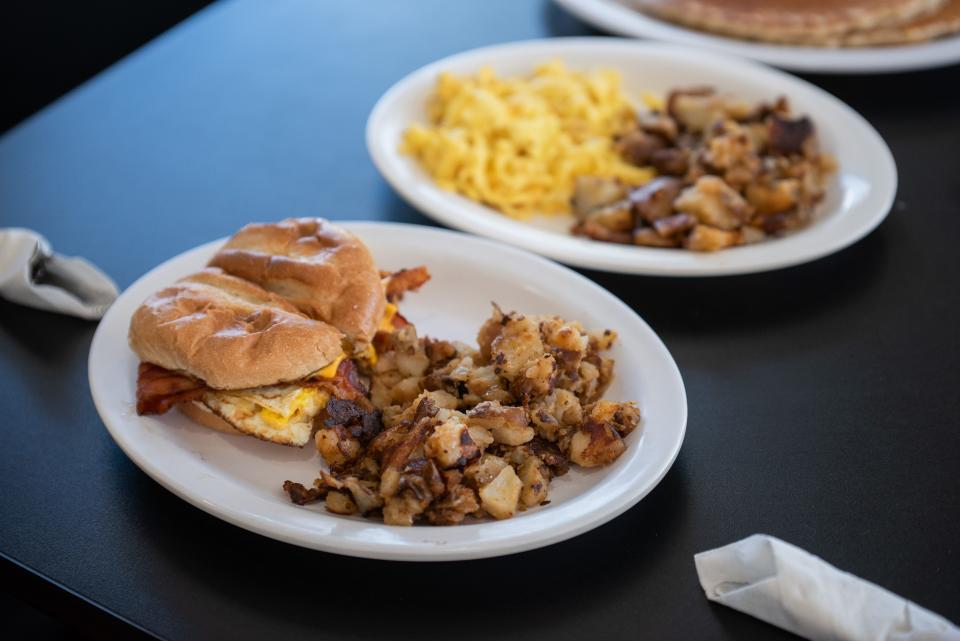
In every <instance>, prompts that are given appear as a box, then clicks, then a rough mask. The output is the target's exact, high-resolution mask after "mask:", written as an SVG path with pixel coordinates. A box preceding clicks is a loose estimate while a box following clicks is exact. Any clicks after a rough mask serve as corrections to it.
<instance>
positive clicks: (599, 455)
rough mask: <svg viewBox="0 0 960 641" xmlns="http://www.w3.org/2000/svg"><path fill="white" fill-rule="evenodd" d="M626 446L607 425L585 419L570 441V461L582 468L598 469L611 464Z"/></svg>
mask: <svg viewBox="0 0 960 641" xmlns="http://www.w3.org/2000/svg"><path fill="white" fill-rule="evenodd" d="M626 449H627V446H626V444H625V443H624V442H623V439H622V438H620V435H619V434H617V431H616V430H615V429H614V428H613V426H612V425H610V424H609V423H599V422H597V421H594V420H593V419H587V420H586V421H585V422H584V424H583V426H582V427H581V428H580V429H579V430H578V431H577V432H576V433H575V434H574V435H573V438H571V439H570V454H569V456H570V460H571V461H573V462H574V463H576V464H577V465H582V466H583V467H599V466H601V465H608V464H610V463H613V462H614V461H615V460H617V458H619V456H620V455H621V454H623V452H624V450H626Z"/></svg>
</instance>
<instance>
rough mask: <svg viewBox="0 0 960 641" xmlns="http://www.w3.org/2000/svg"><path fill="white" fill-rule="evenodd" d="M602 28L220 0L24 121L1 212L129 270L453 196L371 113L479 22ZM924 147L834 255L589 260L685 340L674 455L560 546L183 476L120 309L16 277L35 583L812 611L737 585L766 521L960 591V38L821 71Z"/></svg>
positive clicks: (499, 628) (442, 618)
mask: <svg viewBox="0 0 960 641" xmlns="http://www.w3.org/2000/svg"><path fill="white" fill-rule="evenodd" d="M591 33H593V32H592V31H591V30H590V29H589V28H588V27H586V26H584V25H582V24H581V23H578V22H577V21H575V20H574V19H573V18H571V17H569V16H568V15H566V14H564V13H563V12H562V11H561V10H559V9H557V8H555V7H554V6H552V5H550V4H548V3H547V2H534V1H531V2H517V1H515V0H500V1H496V2H494V1H490V0H488V1H482V2H470V3H467V2H451V1H450V0H429V1H428V0H419V1H418V2H415V3H399V2H391V1H390V0H376V1H374V0H367V1H366V2H363V3H348V2H346V1H345V0H344V1H340V2H331V1H328V2H307V1H287V2H269V3H268V2H257V1H254V0H250V1H243V0H240V1H235V2H229V3H224V4H217V5H214V6H213V7H211V8H209V9H207V10H205V11H203V12H201V13H200V14H198V15H197V16H196V17H194V18H192V19H190V20H188V21H187V22H186V23H184V24H182V25H181V26H179V27H177V28H175V29H174V30H173V31H171V32H169V33H167V34H165V35H164V36H162V37H161V38H159V39H158V40H156V41H154V42H152V43H151V44H149V45H147V46H146V47H144V48H143V49H141V50H139V51H138V52H137V53H135V54H134V55H133V56H131V57H129V58H127V59H125V60H123V61H122V62H121V63H119V64H117V65H115V66H114V67H112V68H110V69H109V70H108V71H106V72H105V73H103V74H101V75H99V76H98V77H96V78H95V79H94V80H92V81H91V82H89V83H87V84H85V85H83V86H82V87H81V88H80V89H78V90H76V91H74V92H72V93H71V94H69V95H68V96H66V97H65V98H64V99H62V100H60V101H58V102H57V103H55V104H54V105H52V106H51V107H50V108H48V109H46V110H44V111H42V112H41V113H39V114H38V115H36V116H35V117H33V118H31V119H29V120H28V121H27V122H25V123H24V124H22V125H21V126H19V127H17V128H15V129H14V130H12V131H11V132H9V133H8V134H7V135H5V136H3V138H2V139H0V226H11V225H22V226H28V227H32V228H34V229H37V230H39V231H40V232H42V233H43V234H45V235H46V236H47V237H48V238H49V239H50V240H51V241H52V243H53V245H54V246H55V247H56V248H57V249H58V250H59V251H61V252H63V253H67V254H82V255H84V256H86V257H88V258H90V259H91V260H93V261H94V262H96V263H97V264H99V265H100V266H101V267H103V268H104V269H105V270H106V271H107V272H109V273H110V274H112V275H113V276H114V277H115V278H116V280H117V281H118V283H119V284H120V285H121V287H123V286H126V285H128V284H130V283H131V282H132V281H133V280H134V279H135V278H136V277H138V276H139V275H140V274H142V273H144V272H145V271H147V270H149V269H150V268H152V267H153V266H154V265H156V264H158V263H159V262H161V261H163V260H165V259H167V258H169V257H170V256H173V255H175V254H177V253H179V252H181V251H183V250H186V249H188V248H190V247H193V246H195V245H197V244H199V243H201V242H203V241H206V240H209V239H213V238H217V237H219V236H223V235H226V234H229V233H230V232H232V231H233V230H235V229H236V228H237V227H239V226H240V225H242V224H243V223H245V222H247V221H250V220H264V219H275V218H280V217H285V216H290V215H321V216H327V217H331V218H367V219H382V220H398V221H405V222H412V223H419V224H430V222H429V221H428V220H427V219H425V218H424V217H423V216H421V215H420V214H418V213H417V212H416V211H414V210H413V209H411V208H410V207H408V206H407V205H406V204H404V203H403V202H401V201H400V200H399V199H398V198H397V196H395V195H394V194H393V192H392V191H391V190H390V189H389V187H388V186H387V185H386V184H385V183H384V181H383V180H382V179H381V178H380V177H379V176H378V174H377V173H376V171H375V169H374V167H373V165H372V163H371V162H370V160H369V158H368V156H367V152H366V150H365V147H364V142H363V130H364V124H365V121H366V117H367V114H368V112H369V110H370V108H371V107H372V106H373V104H374V102H375V101H376V99H377V98H378V97H379V96H380V94H381V93H382V92H383V91H384V90H386V89H387V87H389V86H390V85H391V84H392V83H393V82H395V81H396V80H397V79H399V78H400V77H402V76H403V75H404V74H406V73H408V72H410V71H412V70H414V69H416V68H417V67H419V66H421V65H423V64H425V63H427V62H430V61H432V60H434V59H437V58H439V57H442V56H445V55H448V54H451V53H454V52H457V51H461V50H464V49H469V48H473V47H476V46H481V45H486V44H491V43H496V42H505V41H510V40H519V39H527V38H537V37H544V36H564V35H582V34H591ZM809 79H811V80H812V81H813V82H815V83H817V84H819V85H820V86H822V87H824V88H825V89H827V90H828V91H831V92H833V93H834V94H836V95H838V96H839V97H840V98H842V99H843V100H845V101H846V102H848V103H849V104H850V105H851V106H853V107H854V108H855V109H857V110H858V111H860V112H861V113H862V114H863V115H864V116H866V118H867V119H868V120H870V121H871V122H872V123H873V124H874V126H876V127H877V129H878V130H879V131H880V133H881V134H882V135H883V136H884V138H885V139H886V140H887V142H888V143H889V145H890V147H891V148H892V150H893V153H894V155H895V157H896V159H897V164H898V166H899V170H900V193H899V195H898V199H897V204H896V206H895V208H894V211H893V212H892V214H891V215H890V217H889V218H888V219H887V220H886V222H884V223H883V225H881V226H880V228H879V229H877V230H876V231H875V232H874V233H873V234H871V235H870V236H869V237H868V238H866V239H864V240H863V241H861V242H859V243H857V244H856V245H854V246H853V247H851V248H849V249H847V250H844V251H842V252H840V253H839V254H836V255H834V256H832V257H829V258H825V259H822V260H819V261H816V262H814V263H811V264H809V265H805V266H801V267H795V268H791V269H787V270H782V271H778V272H773V273H768V274H759V275H753V276H742V277H731V278H722V279H675V280H674V279H660V278H644V277H631V276H617V275H609V274H602V273H594V272H587V275H588V276H589V277H591V278H593V279H594V280H596V281H597V282H598V283H600V284H601V285H603V286H604V287H607V288H608V289H610V290H611V291H612V292H614V293H615V294H616V295H618V296H619V297H621V298H622V299H624V300H625V301H627V302H628V303H629V304H630V305H632V306H633V307H634V308H635V309H636V310H637V311H638V312H639V313H640V314H641V315H642V316H643V317H644V318H645V319H646V320H647V321H648V322H649V323H650V324H651V325H652V326H653V328H654V329H655V330H656V331H657V332H658V333H659V334H660V336H661V337H662V338H663V340H664V341H665V342H666V344H667V346H668V347H669V348H670V350H671V352H672V354H673V355H674V357H675V358H676V360H677V363H678V364H679V366H680V370H681V372H682V374H683V377H684V380H685V383H686V387H687V393H688V396H689V404H690V419H689V425H688V431H687V437H686V442H685V443H684V446H683V449H682V451H681V452H680V456H679V458H678V459H677V462H676V464H675V465H674V467H673V469H672V470H671V471H670V473H669V474H668V475H667V476H666V478H665V479H664V480H663V482H662V483H661V484H660V486H659V487H657V488H656V489H655V490H654V491H653V492H652V493H651V494H650V495H649V496H648V497H647V498H645V499H644V500H643V501H642V502H641V503H640V504H638V505H637V506H636V507H634V508H633V509H631V510H629V511H628V512H627V513H625V514H624V515H622V516H620V517H619V518H617V519H615V520H614V521H612V522H611V523H609V524H607V525H604V526H602V527H600V528H598V529H596V530H594V531H592V532H590V533H588V534H584V535H582V536H580V537H578V538H576V539H574V540H571V541H568V542H565V543H561V544H558V545H554V546H551V547H549V548H546V549H541V550H536V551H532V552H527V553H523V554H519V555H515V556H510V557H505V558H500V559H492V560H485V561H474V562H464V563H442V564H401V563H390V562H382V561H367V560H360V559H351V558H344V557H337V556H332V555H328V554H323V553H320V552H314V551H309V550H304V549H300V548H296V547H293V546H290V545H286V544H283V543H278V542H275V541H272V540H270V539H266V538H263V537H259V536H257V535H254V534H251V533H248V532H246V531H244V530H241V529H238V528H235V527H232V526H230V525H227V524H226V523H223V522H220V521H219V520H217V519H215V518H213V517H212V516H208V515H207V514H205V513H204V512H201V511H200V510H197V509H195V508H193V507H191V506H190V505H188V504H187V503H185V502H183V501H181V500H180V499H178V498H176V497H175V496H173V495H172V494H170V493H168V492H166V491H165V490H164V489H163V488H161V487H160V486H159V485H157V484H156V483H154V482H153V481H152V480H151V479H149V478H148V477H147V476H146V475H145V474H143V473H142V472H140V470H139V469H138V468H137V467H136V466H134V465H133V463H131V462H130V461H129V460H128V459H127V458H126V457H125V456H124V455H123V453H122V452H121V451H120V450H119V449H118V448H117V446H116V445H114V443H113V441H112V440H111V439H110V437H109V435H108V434H107V432H106V430H105V429H104V427H103V425H102V423H101V422H100V419H99V418H98V416H97V414H96V412H95V410H94V407H93V403H92V401H91V399H90V396H89V392H88V387H87V374H86V364H87V351H88V349H89V346H90V340H91V337H92V336H93V332H94V329H95V325H94V324H93V323H88V322H83V321H79V320H73V319H70V318H66V317H62V316H56V315H52V314H47V313H43V312H39V311H33V310H29V309H24V308H19V307H15V306H13V305H10V304H8V303H4V302H0V382H2V385H0V407H3V408H4V410H3V420H2V421H0V424H2V429H0V451H2V454H0V482H2V483H3V485H4V490H3V491H2V492H0V515H2V516H0V556H2V558H3V562H2V565H0V568H2V572H3V578H4V579H5V580H6V581H7V583H8V585H13V589H14V590H15V591H16V592H17V593H18V594H19V595H20V596H22V597H23V598H24V599H29V600H30V601H31V602H33V603H34V604H37V605H38V606H40V607H43V608H44V609H46V610H49V611H54V612H55V613H56V615H57V616H58V617H62V618H64V619H66V620H69V621H70V622H72V623H73V624H75V625H77V626H79V627H80V628H82V629H84V630H87V631H88V632H93V633H94V634H96V635H105V634H118V633H127V634H134V633H136V632H137V631H138V630H139V631H140V632H144V631H147V632H150V633H153V634H155V635H158V636H162V637H170V638H177V639H180V638H211V639H213V638H227V637H230V638H235V639H244V638H263V637H267V636H269V637H271V638H283V637H289V638H307V637H309V638H313V639H318V638H379V639H383V638H397V639H412V638H418V639H434V638H436V639H445V638H450V637H452V636H456V637H457V638H461V639H490V638H495V637H496V638H508V639H527V640H532V639H550V640H551V641H559V640H562V639H577V640H580V639H584V638H603V639H621V638H622V639H638V638H688V639H693V638H696V639H743V638H765V639H775V638H789V635H787V634H786V633H782V632H780V631H778V630H776V629H774V628H772V627H770V626H767V625H765V624H763V623H760V622H758V621H756V620H754V619H752V618H749V617H747V616H744V615H741V614H738V613H736V612H734V611H732V610H728V609H726V608H723V607H720V606H716V605H712V604H710V603H708V602H707V600H706V599H705V598H704V596H703V593H702V592H701V590H700V587H699V585H698V583H697V577H696V573H695V571H694V567H693V561H692V556H693V554H694V553H695V552H698V551H701V550H705V549H708V548H712V547H716V546H719V545H722V544H725V543H729V542H731V541H734V540H736V539H739V538H741V537H744V536H746V535H748V534H751V533H754V532H767V533H770V534H774V535H777V536H779V537H782V538H784V539H786V540H788V541H791V542H793V543H795V544H797V545H799V546H801V547H804V548H807V549H809V550H811V551H813V552H815V553H816V554H818V555H820V556H822V557H823V558H825V559H826V560H828V561H830V562H832V563H834V564H836V565H838V566H839V567H841V568H844V569H846V570H849V571H851V572H853V573H855V574H858V575H860V576H862V577H864V578H867V579H870V580H872V581H874V582H876V583H879V584H880V585H883V586H885V587H887V588H889V589H891V590H893V591H895V592H898V593H900V594H902V595H904V596H906V597H908V598H910V599H913V600H915V601H917V602H918V603H920V604H922V605H924V606H926V607H929V608H931V609H933V610H934V611H937V612H939V613H941V614H943V615H944V616H946V617H947V618H950V619H952V620H954V621H956V620H960V579H958V577H960V551H958V545H960V514H958V510H960V483H958V472H960V424H958V423H960V421H958V416H960V395H958V389H960V359H958V338H960V330H958V322H957V312H958V311H960V294H958V287H957V284H956V280H957V276H958V267H960V252H958V251H957V242H958V241H960V178H958V177H960V151H958V149H960V68H957V67H954V68H948V69H942V70H935V71H929V72H922V73H914V74H910V75H895V76H880V77H831V76H822V77H820V76H814V77H809Z"/></svg>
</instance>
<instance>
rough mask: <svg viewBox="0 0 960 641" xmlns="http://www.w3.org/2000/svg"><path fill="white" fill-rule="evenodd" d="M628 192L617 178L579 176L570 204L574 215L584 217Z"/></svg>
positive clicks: (574, 184)
mask: <svg viewBox="0 0 960 641" xmlns="http://www.w3.org/2000/svg"><path fill="white" fill-rule="evenodd" d="M626 194H627V191H626V189H625V188H624V186H623V185H622V184H621V183H620V181H619V180H617V179H616V178H606V177H602V176H577V178H576V179H575V181H574V183H573V198H572V199H571V201H570V205H571V207H572V208H573V213H574V215H575V216H576V217H577V218H580V219H583V218H586V217H587V214H589V213H590V212H592V211H593V210H594V209H598V208H600V207H603V206H605V205H610V204H612V203H615V202H617V201H618V200H622V199H623V198H624V196H626Z"/></svg>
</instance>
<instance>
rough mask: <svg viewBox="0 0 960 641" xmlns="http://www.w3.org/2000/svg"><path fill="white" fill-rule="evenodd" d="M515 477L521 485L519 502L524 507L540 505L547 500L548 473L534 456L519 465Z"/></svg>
mask: <svg viewBox="0 0 960 641" xmlns="http://www.w3.org/2000/svg"><path fill="white" fill-rule="evenodd" d="M517 476H518V477H519V478H520V481H521V482H522V483H523V489H521V490H520V502H521V503H522V504H523V505H524V507H533V506H534V505H540V504H541V503H543V502H544V501H546V500H547V488H548V486H549V484H550V472H549V471H548V470H547V466H546V465H544V463H543V461H541V460H540V459H539V458H537V457H536V456H530V457H527V459H526V460H525V461H524V462H523V463H522V464H521V465H520V469H519V472H518V474H517Z"/></svg>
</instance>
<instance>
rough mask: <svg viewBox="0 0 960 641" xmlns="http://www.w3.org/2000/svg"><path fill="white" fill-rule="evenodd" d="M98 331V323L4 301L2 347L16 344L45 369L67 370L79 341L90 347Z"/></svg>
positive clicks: (1, 308) (1, 304)
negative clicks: (90, 342) (59, 364)
mask: <svg viewBox="0 0 960 641" xmlns="http://www.w3.org/2000/svg"><path fill="white" fill-rule="evenodd" d="M96 327H97V325H96V323H95V322H91V321H86V320H82V319H80V318H74V317H73V316H65V315H63V314H55V313H53V312H47V311H43V310H39V309H33V308H31V307H24V306H22V305H16V304H14V303H11V302H8V301H5V300H3V299H0V346H3V342H4V341H5V340H12V342H14V343H16V345H17V346H18V347H22V348H23V349H25V350H27V351H28V352H30V354H31V355H33V356H34V357H35V358H36V359H37V360H38V361H40V362H42V363H43V364H44V365H48V366H54V365H56V364H57V363H61V364H63V365H64V366H66V364H67V363H68V360H69V359H70V358H71V357H72V355H73V352H74V349H75V348H76V347H77V345H78V341H79V342H84V343H89V341H90V339H91V337H92V336H93V332H94V330H95V329H96ZM4 351H6V348H4Z"/></svg>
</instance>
